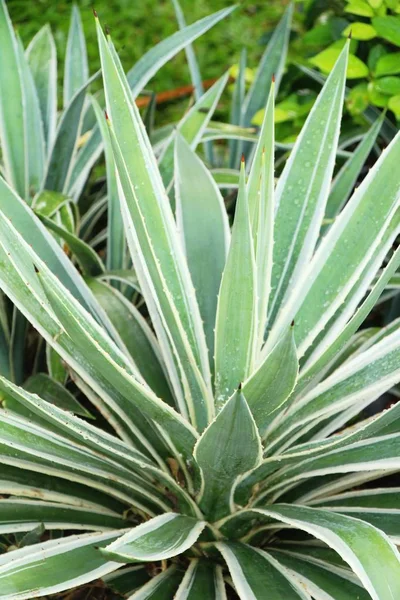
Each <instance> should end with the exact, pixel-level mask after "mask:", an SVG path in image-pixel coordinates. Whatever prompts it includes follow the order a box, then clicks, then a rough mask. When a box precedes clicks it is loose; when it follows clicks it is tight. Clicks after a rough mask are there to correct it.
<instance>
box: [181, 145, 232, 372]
mask: <svg viewBox="0 0 400 600" xmlns="http://www.w3.org/2000/svg"><path fill="white" fill-rule="evenodd" d="M175 194H176V214H177V223H178V229H179V231H180V234H181V238H182V243H183V246H184V249H185V254H186V259H187V262H188V266H189V271H190V274H191V277H192V281H193V285H194V287H195V290H196V297H197V301H198V303H199V308H200V314H201V317H202V319H203V323H204V330H205V335H206V341H207V347H208V351H209V357H210V361H211V362H212V364H213V363H214V329H215V317H216V312H217V298H218V291H219V288H220V284H221V276H222V272H223V270H224V267H225V262H226V255H227V252H228V246H229V238H230V233H229V223H228V218H227V214H226V211H225V206H224V200H223V198H222V196H221V194H220V192H219V190H218V187H217V185H216V184H215V182H214V180H213V178H212V176H211V175H210V173H209V171H208V170H207V169H206V167H205V166H204V164H203V163H202V161H201V160H200V159H199V158H198V156H197V155H196V154H195V152H194V151H193V150H192V149H191V147H190V145H189V144H188V143H187V142H186V140H185V138H183V137H182V135H180V134H179V133H178V135H177V136H176V142H175Z"/></svg>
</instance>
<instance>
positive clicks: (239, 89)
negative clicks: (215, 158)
mask: <svg viewBox="0 0 400 600" xmlns="http://www.w3.org/2000/svg"><path fill="white" fill-rule="evenodd" d="M246 62H247V53H246V48H242V52H241V54H240V64H239V69H238V72H237V73H236V75H235V79H236V81H235V87H234V89H233V94H232V102H231V112H230V119H229V122H230V123H232V125H238V126H242V125H243V117H244V115H243V103H244V98H245V94H246ZM241 154H242V144H241V143H238V141H237V140H235V139H232V140H230V141H229V167H230V168H231V169H234V168H235V167H237V166H238V164H239V162H240V156H241Z"/></svg>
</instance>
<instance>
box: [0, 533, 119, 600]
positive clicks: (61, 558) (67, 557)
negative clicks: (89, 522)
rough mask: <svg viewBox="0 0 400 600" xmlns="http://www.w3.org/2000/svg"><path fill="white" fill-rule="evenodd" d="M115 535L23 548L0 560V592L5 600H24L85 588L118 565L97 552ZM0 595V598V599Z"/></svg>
mask: <svg viewBox="0 0 400 600" xmlns="http://www.w3.org/2000/svg"><path fill="white" fill-rule="evenodd" d="M117 535H118V534H115V533H89V534H82V535H73V536H69V537H66V538H64V539H61V540H59V539H55V540H50V541H48V542H43V543H41V544H36V545H34V546H26V547H25V548H22V549H20V550H14V551H13V552H9V553H6V554H3V555H2V556H1V557H0V586H1V587H0V589H1V596H2V597H3V598H4V600H25V599H28V598H32V597H36V598H39V597H41V596H47V595H48V594H55V593H59V592H63V591H65V590H68V589H70V588H71V587H75V586H78V585H84V584H85V583H88V582H90V581H93V580H95V579H97V578H99V577H102V576H103V575H106V574H107V573H110V572H112V571H115V570H116V569H117V568H118V567H119V566H120V564H119V563H116V562H111V561H108V560H107V559H106V558H105V557H104V556H103V555H102V554H101V552H100V548H102V547H104V546H106V545H107V544H108V543H109V542H110V541H112V540H113V539H115V538H116V537H117ZM1 596H0V597H1Z"/></svg>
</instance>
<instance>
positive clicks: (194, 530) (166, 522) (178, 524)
mask: <svg viewBox="0 0 400 600" xmlns="http://www.w3.org/2000/svg"><path fill="white" fill-rule="evenodd" d="M204 527H205V522H204V521H198V520H197V519H193V518H191V517H185V516H183V515H179V514H176V513H172V512H171V513H166V514H164V515H159V516H158V517H154V519H151V520H150V521H147V522H146V523H143V524H142V525H138V526H137V527H134V528H133V529H131V530H130V531H128V532H127V533H125V535H123V536H122V537H120V538H118V539H117V540H115V542H112V543H111V544H110V545H108V546H106V547H105V548H102V550H101V551H102V553H103V554H104V555H105V556H107V557H108V558H112V559H114V560H117V561H119V562H123V563H128V562H136V561H145V562H153V561H158V560H166V559H167V558H172V557H173V556H177V555H178V554H182V553H183V552H185V551H186V550H189V548H190V547H191V546H193V544H195V543H196V541H197V539H198V537H199V535H200V533H201V532H202V531H203V529H204Z"/></svg>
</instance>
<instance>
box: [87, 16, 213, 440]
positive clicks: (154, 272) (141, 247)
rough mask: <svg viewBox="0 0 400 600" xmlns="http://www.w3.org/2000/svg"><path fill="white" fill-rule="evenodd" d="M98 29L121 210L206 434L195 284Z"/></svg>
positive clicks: (181, 400) (174, 365)
mask: <svg viewBox="0 0 400 600" xmlns="http://www.w3.org/2000/svg"><path fill="white" fill-rule="evenodd" d="M97 28H98V37H99V46H100V53H101V59H102V65H103V67H102V68H103V76H104V83H105V92H106V100H107V108H108V112H109V115H110V118H111V122H112V126H111V128H110V131H111V135H112V144H113V151H114V158H115V161H116V165H117V169H118V174H119V177H120V179H121V186H122V189H123V192H124V195H123V197H121V198H120V200H121V205H122V206H121V208H122V212H123V215H124V222H125V227H126V235H127V239H128V244H129V246H130V250H131V253H132V258H133V263H134V267H135V271H136V273H137V276H138V279H139V282H140V287H141V290H142V293H143V295H144V298H145V300H146V303H147V307H148V309H149V311H150V314H151V317H152V321H153V324H154V326H155V329H156V333H157V336H158V339H159V341H160V345H161V347H162V349H163V352H164V356H165V359H166V365H167V368H168V373H169V376H170V379H171V382H172V384H173V387H174V391H175V393H176V396H177V400H178V405H179V408H180V410H181V411H182V414H183V415H184V416H186V417H189V418H190V420H191V422H192V423H193V424H195V425H196V426H197V427H198V428H199V429H200V430H202V429H204V427H205V426H206V425H207V423H208V422H209V420H210V418H211V417H212V414H213V405H212V398H211V382H210V371H209V362H208V356H207V347H206V342H205V335H204V330H203V327H202V323H201V318H200V311H199V308H198V304H197V302H196V298H195V293H194V290H193V284H192V282H191V279H190V275H189V270H188V267H187V264H186V262H185V259H184V255H183V251H182V248H181V246H180V242H179V239H178V236H177V234H176V225H175V222H174V219H173V214H172V211H171V207H170V204H169V201H168V197H167V196H166V194H165V189H164V186H163V184H162V181H161V178H160V175H159V172H158V170H157V165H156V161H155V157H154V155H153V153H152V150H151V148H150V143H149V140H148V138H147V135H146V132H145V131H144V126H143V124H142V122H141V120H140V115H139V113H138V110H137V107H136V105H135V104H132V102H131V100H130V96H129V94H128V91H127V87H128V85H127V82H126V80H125V79H124V78H123V76H122V74H121V72H120V70H119V67H118V64H117V63H116V62H115V61H114V58H113V56H112V53H111V52H110V48H109V46H108V44H107V43H106V40H105V38H104V36H103V33H102V31H101V29H100V26H99V24H98V25H97ZM122 149H123V152H122ZM183 384H184V385H185V387H186V390H185V391H186V394H183V391H182V385H183Z"/></svg>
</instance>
